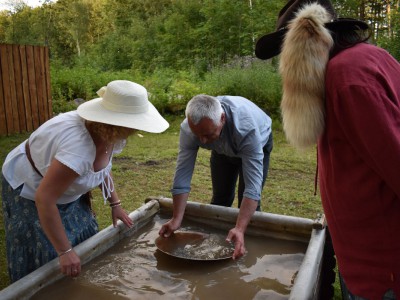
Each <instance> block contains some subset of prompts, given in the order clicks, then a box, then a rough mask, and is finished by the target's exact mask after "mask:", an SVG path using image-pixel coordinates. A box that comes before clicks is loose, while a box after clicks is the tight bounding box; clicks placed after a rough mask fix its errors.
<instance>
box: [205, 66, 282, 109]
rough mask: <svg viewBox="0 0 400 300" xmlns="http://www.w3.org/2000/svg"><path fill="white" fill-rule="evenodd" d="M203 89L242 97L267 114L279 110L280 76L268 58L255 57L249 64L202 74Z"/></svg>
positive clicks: (213, 92) (212, 93)
mask: <svg viewBox="0 0 400 300" xmlns="http://www.w3.org/2000/svg"><path fill="white" fill-rule="evenodd" d="M202 90H203V93H205V94H210V95H214V96H217V95H234V96H242V97H245V98H247V99H249V100H251V101H253V102H254V103H255V104H257V105H258V106H259V107H260V108H262V109H264V110H265V111H266V112H268V113H269V114H270V115H274V116H278V115H279V112H280V108H279V107H280V101H281V97H282V88H281V78H280V76H279V74H278V72H277V71H276V68H275V67H274V66H273V65H271V63H270V62H261V61H256V62H252V63H251V64H250V65H249V66H248V67H240V66H235V67H232V68H220V69H217V70H214V71H212V72H210V73H208V74H207V75H206V76H205V80H204V82H203V86H202Z"/></svg>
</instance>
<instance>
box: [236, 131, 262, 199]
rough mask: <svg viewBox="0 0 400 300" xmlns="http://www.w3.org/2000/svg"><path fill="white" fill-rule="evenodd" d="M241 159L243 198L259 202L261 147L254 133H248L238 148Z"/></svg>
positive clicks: (258, 137)
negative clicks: (243, 186)
mask: <svg viewBox="0 0 400 300" xmlns="http://www.w3.org/2000/svg"><path fill="white" fill-rule="evenodd" d="M239 153H240V157H241V158H242V171H243V179H244V184H245V190H244V192H243V196H244V197H246V198H250V199H253V200H257V201H259V200H260V199H261V189H262V180H263V159H264V152H263V145H262V143H261V140H260V136H259V134H258V133H257V132H256V131H252V132H250V133H249V134H248V135H247V136H246V137H245V138H244V139H243V140H242V143H241V146H240V150H239Z"/></svg>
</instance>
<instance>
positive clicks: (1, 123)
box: [0, 49, 7, 135]
mask: <svg viewBox="0 0 400 300" xmlns="http://www.w3.org/2000/svg"><path fill="white" fill-rule="evenodd" d="M2 60H4V58H3V56H2V55H1V49H0V135H6V134H7V120H6V107H5V97H4V91H3V72H2V71H1V66H2Z"/></svg>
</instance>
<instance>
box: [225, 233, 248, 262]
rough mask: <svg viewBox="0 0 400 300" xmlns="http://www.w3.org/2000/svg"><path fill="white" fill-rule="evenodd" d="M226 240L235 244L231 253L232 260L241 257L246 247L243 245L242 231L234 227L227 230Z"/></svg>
mask: <svg viewBox="0 0 400 300" xmlns="http://www.w3.org/2000/svg"><path fill="white" fill-rule="evenodd" d="M226 241H227V242H232V243H234V244H235V251H234V252H233V255H232V258H233V260H236V259H238V258H241V257H242V256H243V255H244V254H245V253H246V248H245V246H244V233H243V232H242V231H240V230H239V229H237V228H236V227H235V228H232V229H231V230H229V233H228V236H227V237H226Z"/></svg>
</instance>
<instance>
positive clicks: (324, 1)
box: [255, 0, 369, 59]
mask: <svg viewBox="0 0 400 300" xmlns="http://www.w3.org/2000/svg"><path fill="white" fill-rule="evenodd" d="M311 3H316V4H319V5H321V6H322V7H324V8H325V9H326V11H327V12H328V13H329V16H330V17H329V18H328V19H327V20H325V23H324V26H325V27H326V28H328V29H329V30H332V31H340V30H348V29H352V28H353V29H354V28H360V29H363V30H367V29H368V28H369V26H368V24H366V23H365V22H363V21H360V20H356V19H351V18H337V16H336V13H335V10H334V9H333V6H332V4H331V2H330V1H329V0H290V1H289V2H288V3H287V4H286V5H285V6H284V7H283V8H282V9H281V11H280V12H279V15H278V21H277V24H276V31H275V32H272V33H270V34H267V35H264V36H262V37H261V38H260V39H259V40H258V41H257V43H256V49H255V54H256V56H257V57H258V58H260V59H269V58H271V57H274V56H276V55H278V54H279V53H280V52H281V46H282V42H283V39H284V37H285V35H286V33H287V30H288V28H287V26H288V24H289V23H290V22H291V21H292V20H293V19H294V18H295V16H296V13H297V12H298V11H299V10H300V9H301V8H303V7H304V6H306V5H308V4H311Z"/></svg>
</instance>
